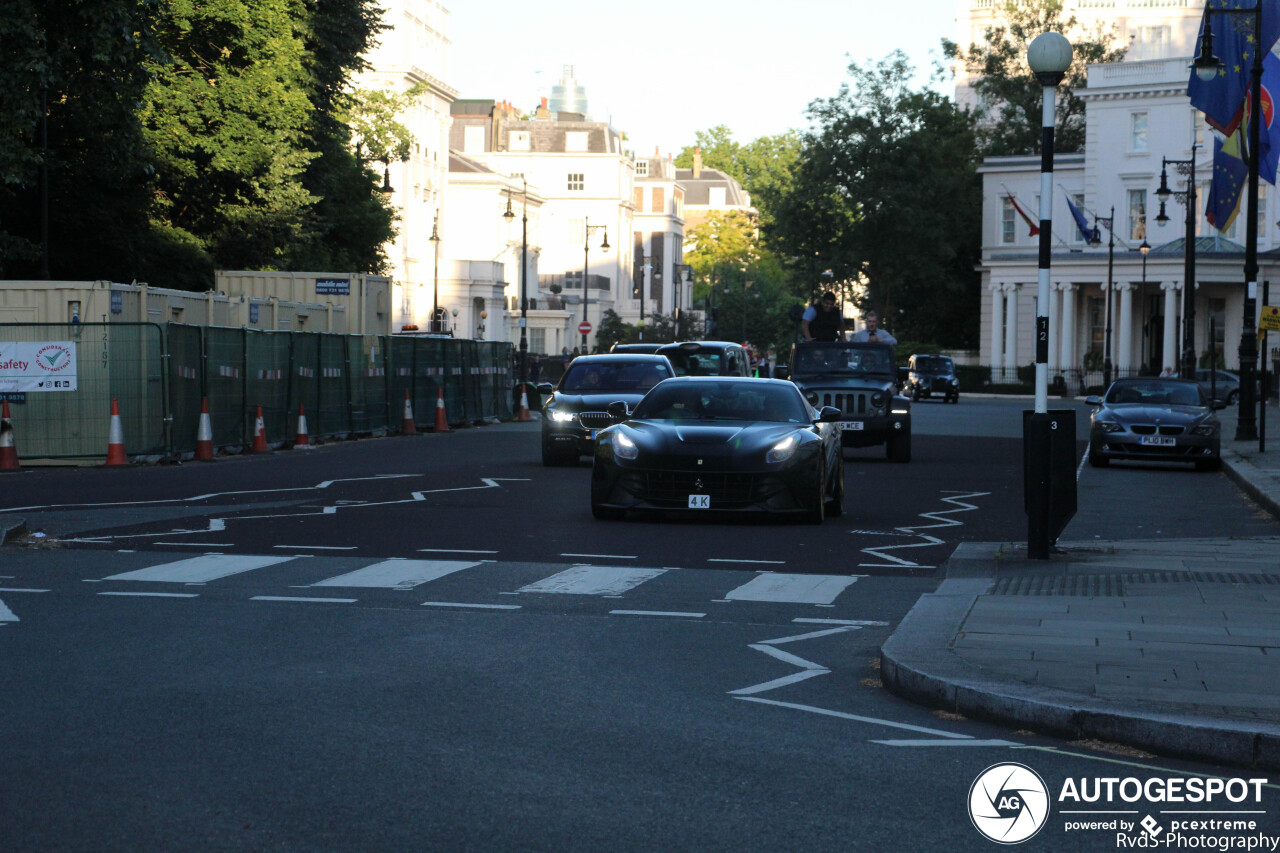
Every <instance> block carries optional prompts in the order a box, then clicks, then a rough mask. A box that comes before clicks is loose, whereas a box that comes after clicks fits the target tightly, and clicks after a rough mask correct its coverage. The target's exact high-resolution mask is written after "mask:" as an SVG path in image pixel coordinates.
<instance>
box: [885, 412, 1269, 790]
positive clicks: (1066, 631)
mask: <svg viewBox="0 0 1280 853" xmlns="http://www.w3.org/2000/svg"><path fill="white" fill-rule="evenodd" d="M1220 416H1221V417H1222V422H1223V435H1224V436H1225V437H1226V438H1225V439H1224V441H1223V444H1222V457H1223V463H1224V471H1225V472H1226V474H1227V475H1228V476H1229V477H1231V478H1232V479H1233V480H1234V481H1235V482H1237V483H1238V484H1239V485H1240V486H1241V488H1242V489H1244V491H1245V492H1246V493H1248V494H1249V495H1250V496H1251V497H1252V498H1253V500H1254V501H1256V502H1257V503H1258V504H1259V505H1260V506H1262V507H1264V508H1265V509H1266V510H1268V511H1269V512H1271V513H1272V514H1273V515H1275V516H1277V517H1278V518H1280V411H1278V410H1277V408H1276V407H1275V406H1269V407H1268V409H1267V424H1266V429H1267V434H1268V435H1267V452H1265V453H1259V452H1258V442H1257V441H1256V440H1254V441H1250V442H1237V441H1234V440H1232V439H1231V438H1230V437H1231V436H1234V435H1235V429H1236V412H1235V410H1234V409H1229V410H1224V411H1223V412H1221V413H1220ZM1058 546H1059V548H1060V549H1061V550H1062V551H1063V553H1061V554H1055V555H1054V556H1053V557H1052V558H1051V559H1050V560H1049V561H1048V562H1047V563H1046V562H1045V561H1041V560H1028V559H1027V557H1026V543H1025V542H1023V543H966V544H962V545H961V546H960V547H959V548H957V549H956V551H955V553H954V554H952V555H951V558H950V559H949V560H948V562H947V565H946V570H947V577H946V580H945V581H944V582H943V583H942V585H941V586H940V587H939V588H938V591H937V592H935V593H933V594H931V595H926V596H923V597H922V598H921V599H920V601H919V602H917V603H916V605H915V607H914V608H912V610H911V612H910V613H908V614H907V616H906V618H905V619H903V621H902V623H901V624H900V625H899V626H898V628H897V630H896V631H895V632H894V633H893V635H892V636H891V637H890V638H889V639H888V641H887V642H886V643H885V644H884V647H883V649H882V650H881V656H882V660H881V678H882V679H883V681H884V684H885V686H886V687H887V688H889V689H890V690H891V691H893V692H894V693H897V694H899V695H902V696H904V697H907V698H910V699H913V700H916V701H919V702H922V703H924V704H928V705H934V706H938V707H942V708H945V709H947V710H950V711H954V712H956V713H960V714H963V715H965V716H967V717H971V718H974V719H988V720H994V721H996V722H1000V723H1003V724H1006V725H1010V726H1015V727H1018V728H1027V729H1031V730H1034V731H1036V732H1038V733H1042V734H1051V735H1057V736H1060V737H1065V738H1069V739H1072V740H1075V739H1080V738H1095V739H1098V740H1103V741H1108V742H1113V743H1121V744H1125V745H1128V746H1133V747H1138V748H1140V749H1145V750H1149V751H1151V752H1155V753H1161V754H1165V755H1173V756H1177V757H1182V758H1194V759H1200V760H1204V761H1211V762H1220V763H1226V764H1236V765H1242V766H1254V767H1259V768H1267V769H1273V770H1280V688H1278V687H1277V685H1280V537H1277V538H1274V539H1270V538H1265V539H1264V538H1259V539H1182V540H1136V541H1135V540H1125V541H1114V542H1098V541H1096V540H1093V541H1089V542H1068V541H1060V542H1059V543H1058Z"/></svg>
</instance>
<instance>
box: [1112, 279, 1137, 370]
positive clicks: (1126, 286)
mask: <svg viewBox="0 0 1280 853" xmlns="http://www.w3.org/2000/svg"><path fill="white" fill-rule="evenodd" d="M1116 289H1117V290H1119V291H1120V343H1119V346H1118V347H1117V348H1116V363H1115V367H1116V376H1118V377H1119V376H1126V375H1128V373H1129V371H1131V370H1132V369H1133V352H1132V347H1133V290H1134V287H1133V282H1130V281H1125V282H1121V283H1120V284H1117V285H1116Z"/></svg>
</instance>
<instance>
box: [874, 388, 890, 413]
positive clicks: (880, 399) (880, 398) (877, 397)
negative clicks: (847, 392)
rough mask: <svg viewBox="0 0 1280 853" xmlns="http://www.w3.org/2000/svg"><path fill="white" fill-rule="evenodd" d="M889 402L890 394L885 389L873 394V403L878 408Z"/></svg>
mask: <svg viewBox="0 0 1280 853" xmlns="http://www.w3.org/2000/svg"><path fill="white" fill-rule="evenodd" d="M887 402H889V395H888V394H886V393H884V392H883V391H877V392H875V393H874V394H872V395H871V405H873V406H875V407H876V408H877V409H879V408H882V407H883V406H884V404H885V403H887Z"/></svg>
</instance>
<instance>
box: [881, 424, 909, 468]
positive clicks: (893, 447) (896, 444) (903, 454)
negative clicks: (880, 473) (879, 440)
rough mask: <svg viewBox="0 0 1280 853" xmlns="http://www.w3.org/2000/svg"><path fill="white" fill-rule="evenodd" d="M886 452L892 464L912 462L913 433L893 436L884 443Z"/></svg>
mask: <svg viewBox="0 0 1280 853" xmlns="http://www.w3.org/2000/svg"><path fill="white" fill-rule="evenodd" d="M884 450H885V456H887V457H889V461H890V462H910V461H911V432H910V431H909V430H908V431H907V432H904V433H899V434H898V435H895V436H893V438H890V439H889V440H888V441H886V442H885V443H884Z"/></svg>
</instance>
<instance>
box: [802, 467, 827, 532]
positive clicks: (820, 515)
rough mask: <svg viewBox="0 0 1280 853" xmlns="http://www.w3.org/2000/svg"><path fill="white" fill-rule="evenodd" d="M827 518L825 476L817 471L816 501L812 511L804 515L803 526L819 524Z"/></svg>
mask: <svg viewBox="0 0 1280 853" xmlns="http://www.w3.org/2000/svg"><path fill="white" fill-rule="evenodd" d="M826 517H827V476H826V472H825V471H823V470H821V469H819V471H818V500H817V501H816V503H815V505H814V507H813V508H812V509H809V510H806V511H805V514H804V521H805V524H821V523H822V522H823V521H825V520H826Z"/></svg>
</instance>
